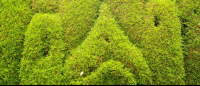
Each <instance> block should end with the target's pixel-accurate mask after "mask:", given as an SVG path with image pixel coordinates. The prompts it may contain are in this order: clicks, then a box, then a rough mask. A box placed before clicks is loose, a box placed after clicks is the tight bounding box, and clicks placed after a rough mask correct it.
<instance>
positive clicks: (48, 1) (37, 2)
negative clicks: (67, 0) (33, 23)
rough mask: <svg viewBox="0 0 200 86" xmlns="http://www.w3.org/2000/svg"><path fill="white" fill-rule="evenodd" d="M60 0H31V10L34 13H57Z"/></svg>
mask: <svg viewBox="0 0 200 86" xmlns="http://www.w3.org/2000/svg"><path fill="white" fill-rule="evenodd" d="M60 1H61V0H32V4H31V6H32V11H33V12H35V13H57V12H58V11H59V2H60Z"/></svg>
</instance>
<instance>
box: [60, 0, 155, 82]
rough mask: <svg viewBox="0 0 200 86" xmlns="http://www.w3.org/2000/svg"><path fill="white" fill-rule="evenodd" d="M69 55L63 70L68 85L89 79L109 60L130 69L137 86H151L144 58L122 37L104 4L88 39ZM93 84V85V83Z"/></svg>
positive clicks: (107, 7) (125, 37)
mask: <svg viewBox="0 0 200 86" xmlns="http://www.w3.org/2000/svg"><path fill="white" fill-rule="evenodd" d="M71 54H72V55H70V56H69V57H68V58H67V59H66V63H65V66H64V70H65V73H64V75H65V77H66V81H67V82H69V83H67V84H73V82H79V81H80V82H81V79H82V78H84V77H87V76H89V75H91V72H94V71H95V70H97V68H98V67H99V66H100V65H101V64H102V63H104V62H106V61H108V60H110V59H113V60H115V61H118V62H121V63H122V64H124V65H125V67H126V68H129V69H130V73H132V74H133V77H134V78H135V79H136V81H137V84H151V83H152V79H151V77H152V76H151V71H150V69H149V67H148V65H147V64H146V61H145V59H144V58H143V55H142V54H141V52H140V50H139V49H138V48H136V47H135V46H134V45H133V44H132V43H131V42H130V41H129V39H128V37H127V36H124V32H123V31H121V30H120V26H119V25H118V24H117V22H116V21H115V19H114V18H113V16H112V14H111V12H110V8H109V6H108V5H107V4H105V3H103V4H102V5H101V7H100V14H99V18H98V19H97V21H96V23H95V25H94V27H93V28H92V29H91V31H90V32H89V35H88V36H87V38H86V39H85V40H84V41H83V42H82V44H81V45H80V46H79V47H77V48H76V49H74V50H73V51H72V53H71ZM81 71H84V72H85V75H84V76H80V72H81ZM97 74H98V73H97ZM92 76H93V75H92ZM102 76H105V75H102ZM92 82H93V83H95V81H92ZM133 83H134V82H133ZM88 84H89V83H88ZM99 84H109V83H99ZM112 84H114V83H112ZM127 84H128V83H127ZM129 84H130V83H129Z"/></svg>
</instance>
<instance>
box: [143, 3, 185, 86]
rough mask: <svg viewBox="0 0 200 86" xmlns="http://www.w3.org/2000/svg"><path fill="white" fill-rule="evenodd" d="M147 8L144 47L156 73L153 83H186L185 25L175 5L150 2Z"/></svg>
mask: <svg viewBox="0 0 200 86" xmlns="http://www.w3.org/2000/svg"><path fill="white" fill-rule="evenodd" d="M145 6H146V7H145V8H146V17H145V18H147V19H146V21H145V23H144V24H146V26H145V27H147V28H148V30H146V31H145V32H144V33H143V35H142V43H141V44H142V47H143V48H142V49H143V54H144V57H146V61H147V63H148V65H149V67H150V69H151V70H152V72H153V73H154V74H153V77H154V78H153V84H156V85H159V84H169V85H170V84H172V85H174V84H177V85H180V84H185V81H184V77H185V70H184V62H183V53H182V47H181V46H182V37H181V24H180V20H179V18H178V10H177V8H176V6H175V3H173V2H171V1H170V0H162V1H160V0H150V1H149V2H148V3H146V5H145ZM150 22H151V23H150Z"/></svg>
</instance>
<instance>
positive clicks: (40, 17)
mask: <svg viewBox="0 0 200 86" xmlns="http://www.w3.org/2000/svg"><path fill="white" fill-rule="evenodd" d="M61 24H62V23H61V19H60V18H59V16H58V15H56V14H35V15H34V16H33V18H32V20H31V22H30V25H29V26H28V29H27V31H26V33H25V42H24V51H23V58H22V60H21V68H20V78H21V83H20V84H41V85H42V84H61V80H62V78H61V77H62V75H61V72H62V71H61V67H62V66H63V61H62V60H63V59H62V58H63V57H64V56H65V54H64V50H65V43H64V41H63V40H64V37H63V35H64V33H63V32H64V30H63V28H62V25H61Z"/></svg>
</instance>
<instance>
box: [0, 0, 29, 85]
mask: <svg viewBox="0 0 200 86" xmlns="http://www.w3.org/2000/svg"><path fill="white" fill-rule="evenodd" d="M30 3H31V2H30V0H0V84H1V85H9V84H19V68H20V65H19V64H20V59H21V57H22V55H21V52H22V51H23V42H24V35H23V33H24V32H25V31H26V27H27V25H28V24H29V22H30V20H31V18H32V15H33V14H32V12H31V9H30Z"/></svg>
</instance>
